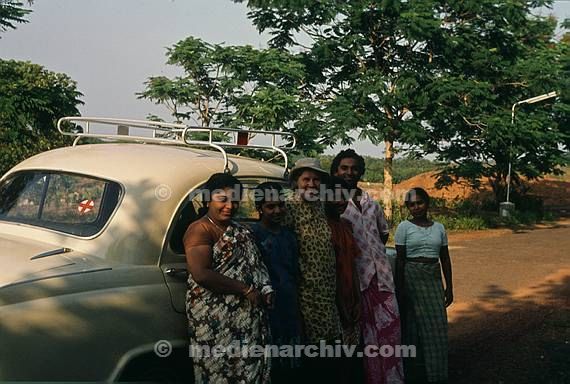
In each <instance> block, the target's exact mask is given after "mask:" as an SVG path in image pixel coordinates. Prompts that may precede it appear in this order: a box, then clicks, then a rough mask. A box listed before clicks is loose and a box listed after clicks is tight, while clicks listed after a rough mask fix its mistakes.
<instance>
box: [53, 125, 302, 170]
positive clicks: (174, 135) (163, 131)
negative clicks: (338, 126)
mask: <svg viewBox="0 0 570 384" xmlns="http://www.w3.org/2000/svg"><path fill="white" fill-rule="evenodd" d="M65 123H72V124H77V125H80V126H81V128H82V131H66V130H64V128H63V125H64V124H65ZM91 124H102V125H111V126H116V127H117V130H116V133H111V134H108V133H92V132H91ZM130 128H137V129H142V130H146V131H147V132H150V133H151V136H144V135H143V136H141V135H133V134H131V129H130ZM57 130H58V131H59V132H60V133H61V134H62V135H65V136H71V137H74V138H75V140H74V141H73V146H76V145H77V144H78V143H79V141H80V140H81V139H82V138H97V139H103V140H116V141H132V142H138V143H152V144H170V145H186V146H191V147H209V148H212V149H215V150H217V151H219V152H220V153H221V154H222V157H223V160H224V172H226V173H230V169H229V160H228V154H227V153H226V150H225V148H241V149H255V150H263V151H270V152H276V153H278V154H279V155H281V157H283V159H284V161H285V175H284V176H285V177H287V176H288V174H289V171H288V170H289V167H288V165H289V159H288V157H287V153H286V152H285V150H290V149H293V148H295V146H296V144H297V142H296V139H295V135H293V134H292V133H289V132H280V131H265V130H247V129H235V128H218V127H198V126H189V125H186V124H176V123H165V122H161V121H152V120H130V119H115V118H107V117H63V118H61V119H59V121H58V122H57ZM195 133H207V134H208V139H207V140H194V139H192V138H191V135H192V134H195ZM216 133H223V134H233V136H234V137H233V138H234V141H233V142H224V141H220V140H218V139H216V137H215V134H216ZM251 135H267V136H270V137H271V144H270V145H261V144H253V145H252V144H249V140H250V138H251ZM278 139H281V140H285V141H287V142H286V143H284V144H283V143H281V144H278V143H277V140H278Z"/></svg>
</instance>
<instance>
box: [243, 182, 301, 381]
mask: <svg viewBox="0 0 570 384" xmlns="http://www.w3.org/2000/svg"><path fill="white" fill-rule="evenodd" d="M283 192H284V191H283V187H282V186H281V184H278V183H275V182H266V183H262V184H260V185H259V186H258V187H257V189H256V190H255V205H256V208H257V210H258V212H259V221H258V222H257V223H255V224H254V225H252V231H253V233H254V235H255V238H256V242H257V245H258V247H259V249H260V250H261V253H262V255H263V260H264V262H265V264H266V266H267V269H268V271H269V277H270V279H271V282H272V286H273V289H274V290H275V298H274V303H275V304H274V306H273V307H272V308H270V309H269V311H268V312H269V324H270V329H271V335H272V344H273V345H279V346H283V345H287V346H293V347H294V346H295V345H297V344H300V342H301V340H300V339H301V313H300V310H299V301H298V287H299V264H298V248H297V240H296V238H295V234H294V233H293V232H292V231H291V230H289V229H288V228H286V227H283V226H281V221H282V220H283V217H284V214H285V204H284V199H283ZM299 366H300V358H274V359H273V360H272V369H271V377H272V382H273V383H281V382H283V383H286V382H287V383H289V382H291V380H294V378H295V377H297V376H298V371H299V369H298V368H299Z"/></svg>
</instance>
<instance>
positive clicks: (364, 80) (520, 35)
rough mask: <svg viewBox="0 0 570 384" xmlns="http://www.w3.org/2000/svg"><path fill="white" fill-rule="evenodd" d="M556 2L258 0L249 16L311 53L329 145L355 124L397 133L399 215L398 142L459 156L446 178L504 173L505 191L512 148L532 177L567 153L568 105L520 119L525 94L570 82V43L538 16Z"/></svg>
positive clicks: (373, 135)
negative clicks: (568, 62) (517, 110)
mask: <svg viewBox="0 0 570 384" xmlns="http://www.w3.org/2000/svg"><path fill="white" fill-rule="evenodd" d="M550 4H551V1H546V0H545V1H542V0H537V1H532V2H527V1H521V0H483V1H478V0H470V1H459V0H453V1H442V0H422V1H417V0H416V1H398V0H382V1H363V0H362V1H361V0H355V1H350V2H340V1H336V0H318V1H317V0H306V1H297V2H290V1H283V0H250V1H247V6H248V8H249V9H250V11H249V17H250V18H251V20H252V21H253V23H254V24H255V25H256V26H257V28H258V29H259V30H260V31H267V32H269V33H270V34H271V35H272V39H271V41H270V44H271V45H272V46H273V47H276V48H280V49H287V50H292V51H300V52H301V53H300V55H301V56H303V57H304V59H305V60H304V63H305V67H306V68H307V69H308V80H309V81H310V86H309V87H308V88H309V89H311V90H312V91H313V93H312V94H311V98H310V99H308V100H309V101H311V102H313V103H314V102H315V101H316V102H318V105H319V108H317V109H318V110H319V112H321V114H320V119H321V123H320V124H319V130H320V136H321V137H323V138H324V140H325V143H327V144H331V145H332V144H334V143H335V142H337V141H341V142H342V143H343V144H350V143H351V142H352V141H353V140H354V137H352V136H351V131H353V130H357V131H358V133H359V136H360V138H366V139H369V140H371V141H372V142H373V143H378V142H381V141H384V142H385V144H386V148H387V150H386V162H385V172H384V173H385V183H387V185H386V188H385V190H386V191H387V194H386V195H385V197H384V204H385V208H388V209H387V211H388V212H387V214H388V215H390V204H391V199H390V198H391V196H390V193H391V174H392V170H391V163H392V162H391V159H392V155H393V153H392V151H391V146H392V144H393V143H394V142H397V143H399V144H401V145H404V146H405V147H407V148H411V149H419V150H420V151H423V152H430V153H431V152H433V153H436V154H438V156H439V159H440V160H442V161H446V162H451V163H452V166H450V167H448V169H446V170H445V172H442V174H441V177H442V181H443V180H444V179H445V178H446V177H448V176H450V175H455V176H467V177H469V178H470V179H471V180H472V181H473V182H476V181H477V180H478V179H479V178H480V177H482V176H490V177H492V178H494V179H495V181H496V182H495V185H497V186H498V188H497V189H496V193H497V197H498V198H499V196H500V194H501V193H502V192H501V190H500V189H501V188H500V185H504V176H505V173H504V169H505V167H506V165H507V164H508V161H507V159H506V157H505V155H507V157H509V158H513V157H516V156H522V157H519V158H518V161H517V164H516V167H515V169H516V171H517V172H520V173H522V174H524V175H526V176H534V177H536V176H538V175H540V174H542V173H544V172H547V171H550V170H552V169H554V168H555V167H556V164H559V163H561V157H560V156H559V154H560V151H559V144H561V143H564V142H565V141H566V143H567V140H568V139H567V132H566V131H564V130H565V129H567V126H566V128H564V127H563V126H562V125H559V124H557V123H556V121H559V120H560V119H563V118H564V117H563V115H564V114H565V111H566V110H565V109H564V108H565V107H557V108H562V109H559V110H558V112H554V111H552V110H549V111H548V112H547V111H545V112H544V113H541V112H540V110H536V111H535V112H532V113H530V112H529V113H526V112H525V111H521V114H520V115H519V117H520V118H519V119H518V121H520V124H517V125H516V126H515V127H512V126H510V125H509V122H510V121H509V119H510V106H511V105H512V104H513V103H514V102H516V101H518V100H521V99H524V98H526V97H530V96H534V95H536V94H540V93H544V92H549V91H552V90H562V89H563V88H562V84H561V79H563V78H564V76H565V77H566V79H567V78H568V75H567V72H565V71H566V70H565V69H564V64H563V60H564V59H563V58H564V57H565V55H566V57H567V45H564V44H559V43H557V42H555V41H553V31H554V30H553V28H554V25H555V23H554V22H553V21H552V20H551V19H548V18H544V17H538V16H533V15H532V10H533V8H535V7H540V6H548V5H550ZM566 89H567V88H566ZM564 97H565V96H564V95H563V96H562V97H561V98H562V99H563V98H564ZM557 105H558V104H557ZM543 107H544V106H543ZM523 119H524V121H523ZM557 119H558V120H557ZM531 133H532V134H531ZM508 148H512V149H509V150H508ZM522 154H526V155H522ZM523 164H526V165H527V166H526V167H523V166H522V165H523Z"/></svg>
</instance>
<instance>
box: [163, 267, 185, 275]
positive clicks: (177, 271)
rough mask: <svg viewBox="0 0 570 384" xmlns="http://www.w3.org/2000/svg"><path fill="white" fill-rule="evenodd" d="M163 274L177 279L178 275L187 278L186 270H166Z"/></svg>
mask: <svg viewBox="0 0 570 384" xmlns="http://www.w3.org/2000/svg"><path fill="white" fill-rule="evenodd" d="M164 272H165V273H166V274H167V275H168V276H171V277H178V276H180V275H184V277H186V276H188V270H187V269H186V268H167V269H166V270H165V271H164Z"/></svg>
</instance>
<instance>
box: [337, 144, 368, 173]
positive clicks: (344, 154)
mask: <svg viewBox="0 0 570 384" xmlns="http://www.w3.org/2000/svg"><path fill="white" fill-rule="evenodd" d="M342 159H354V160H356V163H357V164H358V168H360V176H362V175H364V172H365V171H366V164H365V162H364V157H362V156H360V155H359V154H358V153H356V152H355V151H354V149H351V148H349V149H345V150H344V151H340V152H339V153H338V154H337V155H336V156H335V157H334V159H333V161H332V163H331V170H330V172H331V175H334V174H335V173H336V172H337V170H338V167H339V165H340V162H341V160H342Z"/></svg>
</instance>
